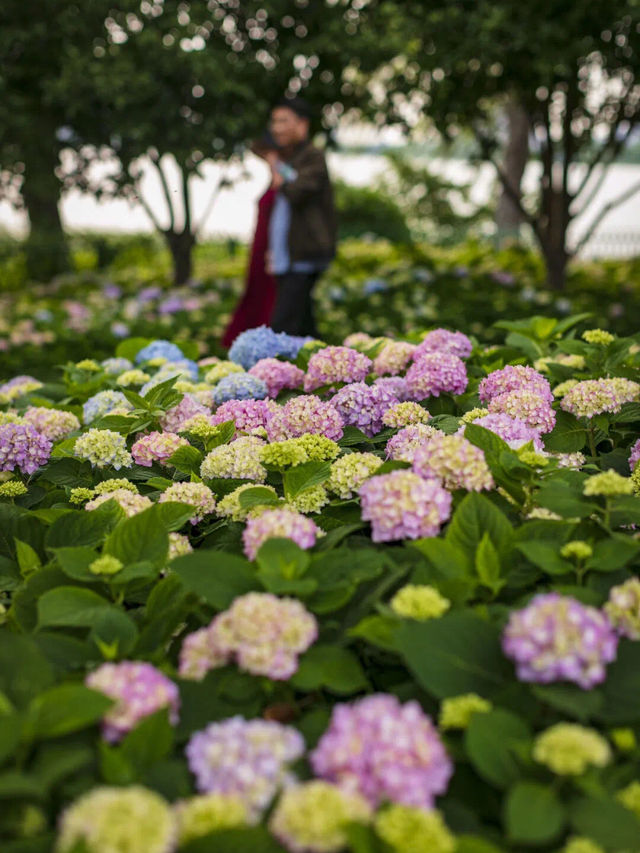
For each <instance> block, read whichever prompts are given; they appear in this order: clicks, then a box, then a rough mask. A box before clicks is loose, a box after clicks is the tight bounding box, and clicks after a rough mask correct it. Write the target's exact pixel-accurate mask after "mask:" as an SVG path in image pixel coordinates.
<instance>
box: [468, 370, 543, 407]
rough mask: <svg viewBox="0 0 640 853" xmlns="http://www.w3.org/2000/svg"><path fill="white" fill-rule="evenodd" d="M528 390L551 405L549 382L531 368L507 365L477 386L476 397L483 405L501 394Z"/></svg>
mask: <svg viewBox="0 0 640 853" xmlns="http://www.w3.org/2000/svg"><path fill="white" fill-rule="evenodd" d="M524 390H528V391H531V392H532V393H534V394H537V395H538V396H539V397H541V398H542V399H543V400H546V401H547V402H548V403H551V402H552V400H553V395H552V393H551V386H550V385H549V381H548V380H547V379H545V378H544V376H543V375H542V374H541V373H539V372H538V371H537V370H534V368H533V367H527V366H525V365H522V364H507V366H506V367H503V368H501V369H500V370H494V371H493V373H490V374H489V375H488V376H486V377H485V378H484V379H483V380H482V381H481V382H480V385H479V386H478V396H479V397H480V400H481V401H482V402H483V403H490V402H491V400H494V399H495V398H496V397H500V396H502V394H511V393H512V392H513V391H524Z"/></svg>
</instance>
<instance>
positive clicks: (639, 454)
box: [629, 438, 640, 474]
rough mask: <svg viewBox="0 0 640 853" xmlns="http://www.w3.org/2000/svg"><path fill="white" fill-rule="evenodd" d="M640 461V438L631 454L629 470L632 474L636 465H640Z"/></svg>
mask: <svg viewBox="0 0 640 853" xmlns="http://www.w3.org/2000/svg"><path fill="white" fill-rule="evenodd" d="M638 460H640V438H639V439H638V440H637V441H636V443H635V444H634V445H633V447H632V448H631V453H630V454H629V468H630V470H631V473H632V474H633V471H634V469H635V467H636V465H637V464H638Z"/></svg>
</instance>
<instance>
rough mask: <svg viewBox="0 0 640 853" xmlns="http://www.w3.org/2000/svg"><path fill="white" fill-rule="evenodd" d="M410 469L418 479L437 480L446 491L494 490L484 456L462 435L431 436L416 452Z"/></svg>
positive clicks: (441, 433)
mask: <svg viewBox="0 0 640 853" xmlns="http://www.w3.org/2000/svg"><path fill="white" fill-rule="evenodd" d="M413 470H414V471H415V473H416V474H418V475H419V476H420V477H425V478H427V479H428V478H430V477H437V478H438V479H439V480H441V481H442V483H443V485H444V486H445V488H447V489H466V490H467V491H468V492H472V491H473V492H480V491H482V490H483V489H492V488H493V487H494V482H493V477H492V476H491V471H489V466H488V465H487V463H486V461H485V458H484V453H483V452H482V450H480V448H479V447H476V446H475V445H473V444H471V442H470V441H467V439H466V438H464V437H463V436H461V435H445V433H443V432H439V433H438V434H437V435H434V436H432V438H430V439H429V441H427V442H426V443H425V444H423V445H422V446H421V447H419V448H418V449H417V450H416V451H415V454H414V457H413Z"/></svg>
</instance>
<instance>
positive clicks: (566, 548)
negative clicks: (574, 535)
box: [560, 539, 593, 560]
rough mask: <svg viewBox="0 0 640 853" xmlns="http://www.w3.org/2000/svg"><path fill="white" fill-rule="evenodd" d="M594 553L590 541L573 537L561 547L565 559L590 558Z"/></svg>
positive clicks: (561, 553) (561, 554)
mask: <svg viewBox="0 0 640 853" xmlns="http://www.w3.org/2000/svg"><path fill="white" fill-rule="evenodd" d="M592 554H593V548H592V547H591V545H589V543H588V542H582V541H581V540H580V539H573V540H572V541H571V542H567V544H566V545H563V546H562V548H561V549H560V556H561V557H564V558H565V560H588V559H589V557H591V556H592Z"/></svg>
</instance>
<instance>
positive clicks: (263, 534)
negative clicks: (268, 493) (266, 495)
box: [242, 509, 320, 560]
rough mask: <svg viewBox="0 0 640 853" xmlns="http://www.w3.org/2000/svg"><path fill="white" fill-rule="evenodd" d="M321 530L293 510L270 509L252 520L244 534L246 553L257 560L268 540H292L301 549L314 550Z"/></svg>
mask: <svg viewBox="0 0 640 853" xmlns="http://www.w3.org/2000/svg"><path fill="white" fill-rule="evenodd" d="M319 534H320V530H319V528H318V527H317V526H316V525H315V524H314V522H313V521H311V519H310V518H306V517H305V516H304V515H302V513H300V512H297V511H296V510H293V509H269V510H266V511H265V512H263V513H261V514H260V515H259V516H258V517H257V518H250V519H249V521H248V522H247V526H246V527H245V529H244V533H243V534H242V544H243V548H244V553H245V554H246V555H247V557H248V558H249V559H250V560H255V558H256V556H257V554H258V551H259V550H260V546H261V545H262V544H263V543H264V542H266V541H267V539H291V540H292V541H293V542H295V543H296V545H298V546H299V547H300V548H304V549H307V548H313V546H314V545H315V544H316V539H317V537H318V535H319Z"/></svg>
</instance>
